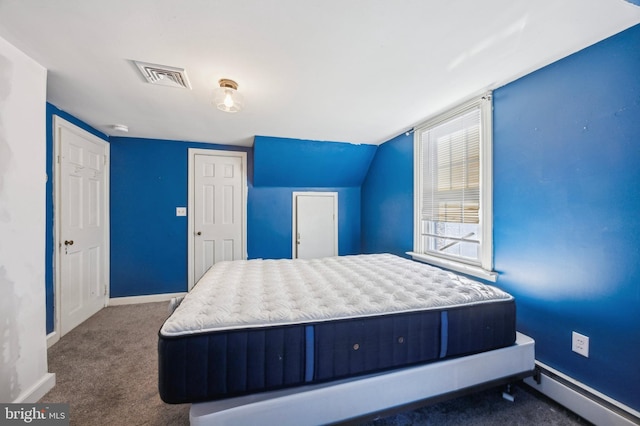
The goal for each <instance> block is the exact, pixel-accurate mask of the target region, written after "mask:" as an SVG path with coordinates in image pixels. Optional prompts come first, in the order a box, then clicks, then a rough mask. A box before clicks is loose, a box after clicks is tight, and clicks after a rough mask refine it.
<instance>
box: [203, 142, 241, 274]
mask: <svg viewBox="0 0 640 426" xmlns="http://www.w3.org/2000/svg"><path fill="white" fill-rule="evenodd" d="M242 154H244V153H242ZM243 163H244V156H240V155H229V154H225V155H216V154H215V153H213V152H210V153H206V152H204V153H202V152H201V153H197V154H195V156H194V159H193V181H194V200H193V201H194V203H193V234H194V235H193V244H194V265H193V267H194V281H193V282H197V281H198V279H200V277H201V276H202V275H203V274H204V273H205V272H206V271H207V270H208V269H209V268H210V267H211V266H212V265H213V264H214V263H216V262H220V261H223V260H238V259H244V258H245V249H244V245H245V243H244V238H245V237H244V211H245V208H244V202H245V197H244V192H243V191H244V185H245V182H246V180H245V179H246V178H245V177H244V166H243Z"/></svg>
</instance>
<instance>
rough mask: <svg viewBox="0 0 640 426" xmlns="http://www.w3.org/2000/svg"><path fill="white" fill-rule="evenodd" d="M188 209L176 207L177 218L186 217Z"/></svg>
mask: <svg viewBox="0 0 640 426" xmlns="http://www.w3.org/2000/svg"><path fill="white" fill-rule="evenodd" d="M186 215H187V208H186V207H176V216H186Z"/></svg>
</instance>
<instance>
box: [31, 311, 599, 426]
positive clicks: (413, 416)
mask: <svg viewBox="0 0 640 426" xmlns="http://www.w3.org/2000/svg"><path fill="white" fill-rule="evenodd" d="M166 317H167V303H147V304H142V305H126V306H113V307H108V308H106V309H103V310H102V311H100V312H98V313H97V314H96V315H94V316H93V317H91V318H90V319H89V320H88V321H86V322H85V323H83V324H82V325H80V326H79V327H77V328H76V329H74V330H73V331H71V332H70V333H68V334H67V335H66V336H64V337H63V338H62V339H60V341H59V342H58V343H56V344H55V345H54V346H53V347H51V348H50V349H49V355H48V357H49V371H51V372H54V373H56V386H55V388H53V389H52V390H51V391H50V392H49V393H47V394H46V395H45V396H44V398H43V399H42V400H41V401H40V402H43V403H53V402H65V403H69V404H70V418H71V424H72V425H187V424H189V405H187V404H183V405H169V404H165V403H163V402H162V401H161V400H160V397H159V396H158V390H157V389H158V386H157V346H156V345H157V333H158V330H159V328H160V326H161V325H162V322H163V321H164V319H165V318H166ZM501 392H502V390H501V389H492V390H488V391H484V392H479V393H476V394H473V395H469V396H465V397H461V398H457V399H454V400H451V401H447V402H443V403H440V404H436V405H432V406H429V407H425V408H422V409H418V410H415V411H409V412H403V413H400V414H396V415H393V416H389V417H384V418H380V419H376V420H373V421H370V422H369V423H367V424H369V425H376V426H387V425H445V426H446V425H463V424H464V425H497V424H503V425H587V424H589V423H588V422H586V421H584V420H583V419H581V418H579V417H578V416H576V415H575V414H573V413H571V412H568V411H567V410H565V409H563V408H562V407H560V406H558V405H557V404H555V403H553V402H552V401H550V400H548V399H547V398H545V397H543V396H541V395H539V394H538V393H537V392H535V391H533V390H531V389H530V388H528V387H527V386H522V387H520V386H518V387H516V388H515V395H516V400H515V402H509V401H506V400H504V399H502V397H501Z"/></svg>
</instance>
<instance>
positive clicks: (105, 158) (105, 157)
mask: <svg viewBox="0 0 640 426" xmlns="http://www.w3.org/2000/svg"><path fill="white" fill-rule="evenodd" d="M104 165H105V166H106V165H107V156H106V155H105V156H104Z"/></svg>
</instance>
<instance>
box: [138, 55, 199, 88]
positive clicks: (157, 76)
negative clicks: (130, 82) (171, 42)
mask: <svg viewBox="0 0 640 426" xmlns="http://www.w3.org/2000/svg"><path fill="white" fill-rule="evenodd" d="M133 62H134V63H135V64H136V66H137V67H138V69H139V70H140V72H141V73H142V76H143V77H144V78H145V80H147V81H148V82H149V83H151V84H158V85H160V86H169V87H180V88H183V89H191V84H189V79H188V78H187V73H186V71H185V70H184V68H176V67H168V66H166V65H158V64H150V63H147V62H139V61H133Z"/></svg>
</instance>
